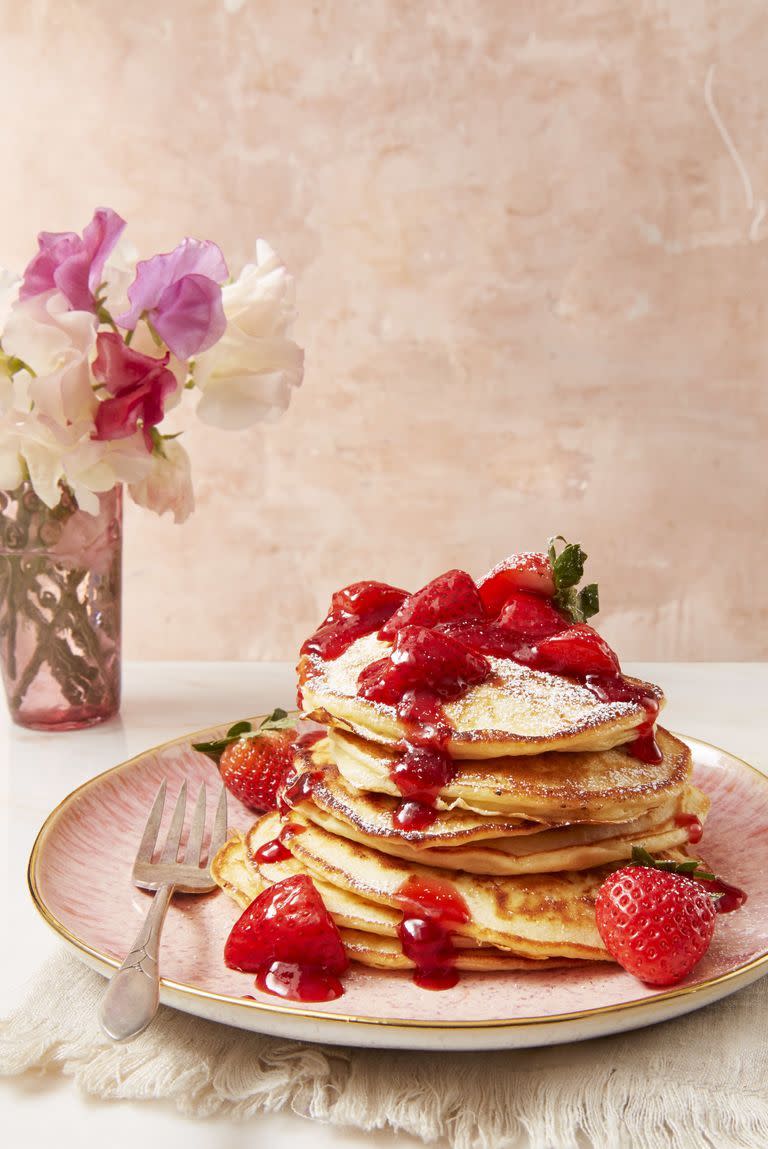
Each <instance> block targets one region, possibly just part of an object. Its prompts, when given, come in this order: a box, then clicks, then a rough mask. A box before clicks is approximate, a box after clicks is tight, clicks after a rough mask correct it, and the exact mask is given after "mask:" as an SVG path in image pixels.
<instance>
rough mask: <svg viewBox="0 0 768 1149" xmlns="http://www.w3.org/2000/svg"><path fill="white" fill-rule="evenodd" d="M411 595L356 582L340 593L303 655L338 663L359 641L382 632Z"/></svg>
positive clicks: (336, 594)
mask: <svg viewBox="0 0 768 1149" xmlns="http://www.w3.org/2000/svg"><path fill="white" fill-rule="evenodd" d="M407 596H408V592H407V591H404V590H399V589H398V587H394V586H389V585H388V584H387V583H383V582H372V581H366V582H355V583H352V584H351V585H350V586H347V587H344V588H343V589H342V590H337V591H336V593H335V594H334V596H333V598H332V599H331V605H330V608H329V610H328V614H327V615H326V617H325V619H324V621H323V622H322V623H321V625H320V626H319V627H318V629H317V630H316V631H315V633H314V634H313V635H310V637H309V638H308V639H307V640H306V642H305V643H304V645H303V646H302V648H301V653H302V654H315V655H318V656H319V657H321V658H328V659H334V658H338V657H339V655H340V654H343V653H344V651H345V650H346V649H347V647H348V646H351V645H352V643H353V642H355V641H356V640H357V639H358V638H362V637H363V636H364V635H366V634H371V633H372V632H373V631H374V630H378V629H379V627H380V626H381V624H382V623H384V622H386V621H387V619H388V618H389V617H390V615H391V614H393V613H394V611H396V610H397V608H398V607H399V606H400V604H401V603H402V601H403V600H404V599H405V598H407Z"/></svg>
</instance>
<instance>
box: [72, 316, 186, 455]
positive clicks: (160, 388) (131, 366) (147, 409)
mask: <svg viewBox="0 0 768 1149" xmlns="http://www.w3.org/2000/svg"><path fill="white" fill-rule="evenodd" d="M96 346H97V352H98V353H97V355H96V359H95V360H94V363H93V367H92V371H93V375H94V378H95V379H97V380H98V381H99V382H100V383H103V384H104V385H105V387H106V388H107V390H108V391H109V393H110V395H112V396H113V398H111V399H103V400H102V401H101V402H100V403H99V405H98V408H97V410H96V418H95V424H96V430H95V434H94V438H95V439H103V440H109V439H126V438H128V436H130V435H132V434H133V433H134V432H135V431H136V429H137V427H138V425H139V419H141V430H142V433H143V435H144V442H145V444H146V448H147V451H149V452H151V451H152V433H151V428H152V427H154V426H156V425H157V424H158V423H159V422H161V420H162V418H163V416H164V414H165V398H166V396H167V395H169V394H171V393H172V392H173V391H175V390H176V388H177V386H178V382H177V379H176V376H175V375H174V374H173V372H172V371H169V370H168V360H169V358H170V355H169V353H168V352H167V351H166V353H165V355H164V356H163V358H162V359H153V358H152V357H151V356H149V355H142V354H141V353H140V352H139V351H134V350H133V348H131V347H126V345H125V343H124V342H123V340H122V339H121V338H120V336H119V335H115V334H114V332H109V331H102V332H100V334H99V336H98V338H97V340H96Z"/></svg>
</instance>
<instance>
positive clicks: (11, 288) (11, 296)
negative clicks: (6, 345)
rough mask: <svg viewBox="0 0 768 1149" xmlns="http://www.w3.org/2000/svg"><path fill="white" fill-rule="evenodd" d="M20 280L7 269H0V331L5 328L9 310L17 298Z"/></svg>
mask: <svg viewBox="0 0 768 1149" xmlns="http://www.w3.org/2000/svg"><path fill="white" fill-rule="evenodd" d="M20 284H21V280H20V279H19V277H18V275H14V274H13V272H12V271H9V270H8V268H7V267H0V331H2V329H3V328H4V327H5V324H6V322H7V320H8V316H9V315H10V314H11V308H12V307H13V305H14V303H15V302H16V300H17V299H18V297H19V286H20Z"/></svg>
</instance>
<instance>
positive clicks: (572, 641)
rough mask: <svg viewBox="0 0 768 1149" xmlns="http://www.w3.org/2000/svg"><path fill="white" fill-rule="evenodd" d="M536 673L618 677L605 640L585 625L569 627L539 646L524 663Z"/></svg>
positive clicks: (615, 659)
mask: <svg viewBox="0 0 768 1149" xmlns="http://www.w3.org/2000/svg"><path fill="white" fill-rule="evenodd" d="M526 661H527V662H528V665H529V666H532V667H533V668H534V669H535V670H547V671H549V672H550V673H551V674H565V675H571V676H572V677H574V678H586V677H587V676H588V675H592V674H594V675H615V674H619V673H621V668H620V667H619V660H618V658H617V657H616V655H615V653H614V652H613V651H612V650H611V648H610V646H609V645H608V643H607V642H606V641H605V639H603V638H601V637H600V635H599V634H598V633H597V631H596V630H593V629H592V627H591V626H587V625H586V624H584V623H579V624H577V625H576V626H570V627H568V629H567V630H563V631H561V632H560V633H559V634H553V635H551V636H550V637H549V638H545V639H543V640H542V641H541V642H540V643H538V645H537V647H536V650H535V652H534V655H533V657H532V658H531V659H528V660H526Z"/></svg>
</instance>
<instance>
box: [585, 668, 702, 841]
mask: <svg viewBox="0 0 768 1149" xmlns="http://www.w3.org/2000/svg"><path fill="white" fill-rule="evenodd" d="M585 686H587V687H589V689H590V690H591V691H592V693H593V694H594V695H595V697H596V698H599V699H600V701H601V702H636V703H639V704H640V705H641V706H642V707H643V709H644V711H645V721H644V722H641V724H640V725H639V726H638V728H637V734H636V735H635V739H634V741H633V742H630V743H628V745H627V747H626V750H627V753H628V754H631V755H632V757H633V758H637V759H638V761H640V762H648V763H650V764H651V765H658V764H659V763H660V762H663V760H664V755H663V754H662V752H661V750H660V749H659V746H658V743H657V741H656V736H655V734H654V727H655V725H656V719H657V718H658V716H659V700H658V699H657V698H656V697H655V695H653V694H647V693H646V692H645V691H644V690H643V689H642V688H641V687H639V686H635V685H633V683H631V682H628V681H627V679H626V678H624V677H623V675H621V674H615V675H607V674H588V675H587V676H586V679H585ZM691 841H693V839H691Z"/></svg>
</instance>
